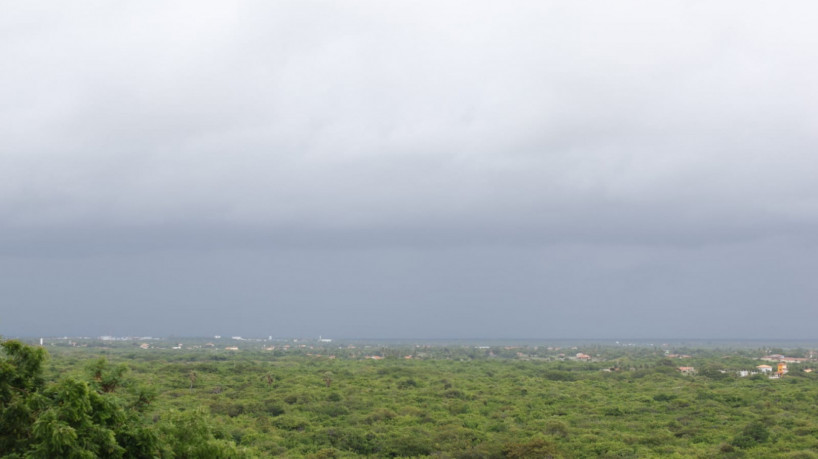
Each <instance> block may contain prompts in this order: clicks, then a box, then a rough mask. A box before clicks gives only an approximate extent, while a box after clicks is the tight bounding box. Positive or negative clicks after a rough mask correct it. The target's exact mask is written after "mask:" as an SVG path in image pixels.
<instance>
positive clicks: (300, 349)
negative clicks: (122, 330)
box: [0, 340, 818, 458]
mask: <svg viewBox="0 0 818 459" xmlns="http://www.w3.org/2000/svg"><path fill="white" fill-rule="evenodd" d="M223 341H224V340H223ZM146 343H147V342H145V341H137V340H133V341H121V342H111V341H106V342H103V341H97V340H73V341H72V340H61V341H59V342H52V343H50V345H49V343H46V346H44V347H40V346H35V345H30V344H24V343H21V342H19V341H11V340H9V341H4V342H3V354H2V360H0V452H2V456H3V457H43V458H45V457H88V458H91V457H168V458H170V457H177V458H214V457H225V458H233V457H270V456H280V457H292V458H298V457H305V458H333V457H437V458H544V457H714V456H720V457H748V458H749V457H801V458H811V457H818V375H816V374H814V373H811V372H809V370H811V369H812V365H813V362H812V361H811V360H809V359H804V360H803V361H798V362H797V363H790V364H789V372H788V373H787V374H786V375H784V376H782V377H781V378H778V379H770V378H769V377H768V375H766V374H754V375H752V374H751V375H748V376H746V377H741V376H739V373H738V372H739V371H741V370H750V371H752V370H755V368H756V366H757V365H759V364H761V363H765V362H760V361H759V360H758V358H759V357H761V356H764V355H765V354H769V353H781V354H783V353H786V354H787V355H788V356H793V357H802V358H803V357H809V356H810V352H809V351H807V350H805V349H769V348H747V347H745V348H734V349H726V348H713V347H711V348H678V347H677V348H672V347H667V346H665V347H663V346H602V345H586V346H577V347H574V346H571V347H565V348H560V347H552V346H530V345H496V346H474V345H465V344H458V345H445V344H437V345H408V344H392V345H373V344H337V343H320V342H314V343H308V344H297V343H288V344H281V343H278V344H276V345H275V346H273V345H268V344H265V343H258V344H252V343H241V346H235V347H240V348H241V349H238V350H235V349H230V350H228V349H225V348H226V347H230V348H233V347H234V346H232V345H230V346H224V345H223V343H219V344H214V343H212V342H207V341H206V340H201V341H198V340H187V341H186V342H184V343H176V342H175V341H174V342H172V343H171V342H163V341H151V342H150V343H149V344H146ZM32 344H34V343H32ZM140 346H142V347H144V348H147V349H143V348H140ZM174 348H175V349H174ZM46 349H47V350H48V352H46ZM681 366H684V367H693V368H695V372H694V374H683V373H682V372H681V371H680V370H679V367H681ZM805 370H807V371H805Z"/></svg>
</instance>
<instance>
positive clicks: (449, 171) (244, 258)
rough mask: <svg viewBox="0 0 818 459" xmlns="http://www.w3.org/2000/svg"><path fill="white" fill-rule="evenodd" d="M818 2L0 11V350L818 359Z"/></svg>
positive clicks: (69, 6)
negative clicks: (790, 346) (717, 347)
mask: <svg viewBox="0 0 818 459" xmlns="http://www.w3.org/2000/svg"><path fill="white" fill-rule="evenodd" d="M816 23H818V3H815V2H812V1H792V2H783V3H781V2H777V3H776V2H768V1H746V0H742V1H717V2H712V1H701V2H697V1H662V2H657V1H652V0H651V1H627V0H624V1H616V2H611V1H587V2H578V1H561V2H552V1H539V0H538V1H519V2H514V1H502V2H500V1H492V2H480V1H473V0H472V1H462V2H452V1H437V0H436V1H425V0H420V1H388V0H387V1H384V0H377V1H321V2H311V1H305V0H298V1H290V2H263V1H258V2H227V1H201V0H197V1H189V2H144V1H139V2H136V1H133V2H106V1H98V2H92V1H87V2H79V3H78V2H58V1H45V2H38V1H32V0H27V1H10V2H3V3H2V5H0V62H2V71H0V334H2V335H5V336H20V335H23V336H39V335H46V336H50V335H60V336H62V335H87V336H97V335H154V336H163V335H170V334H174V335H194V336H201V335H211V334H222V335H244V336H268V335H273V336H281V337H293V336H318V335H322V336H324V337H328V336H329V337H338V338H341V337H347V338H353V337H358V338H479V337H488V338H543V339H548V338H649V337H650V338H652V337H658V338H662V337H664V338H731V339H736V338H799V339H804V338H815V337H816V336H817V335H816V331H817V330H818V304H817V303H818V301H817V300H818V280H816V274H818V180H817V178H818V83H816V82H818V31H816V30H818V29H816V27H815V24H816Z"/></svg>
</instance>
